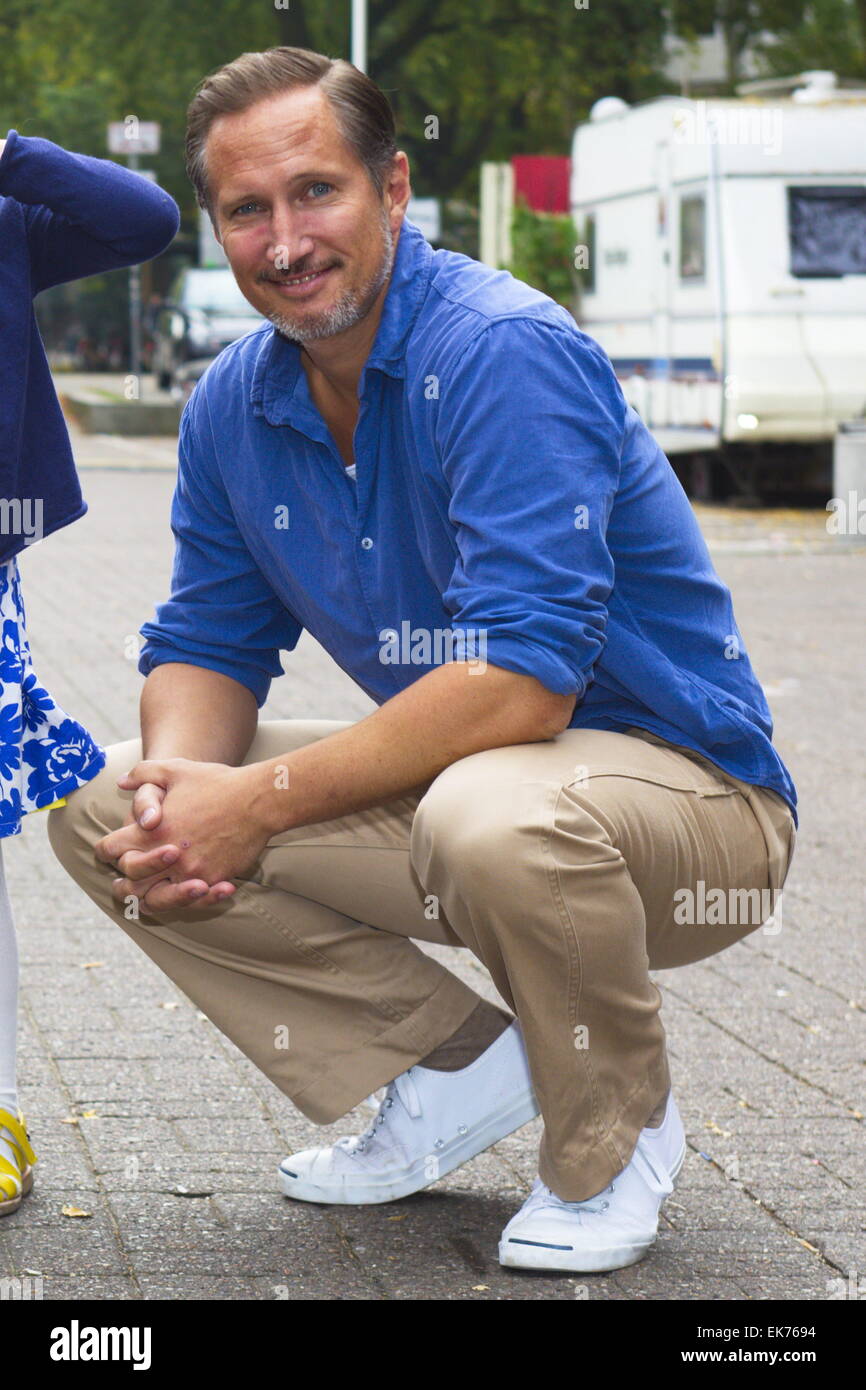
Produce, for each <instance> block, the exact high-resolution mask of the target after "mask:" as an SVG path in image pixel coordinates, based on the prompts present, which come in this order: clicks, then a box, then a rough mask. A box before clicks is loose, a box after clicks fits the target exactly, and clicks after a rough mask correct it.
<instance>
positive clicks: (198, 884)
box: [111, 875, 236, 913]
mask: <svg viewBox="0 0 866 1390" xmlns="http://www.w3.org/2000/svg"><path fill="white" fill-rule="evenodd" d="M235 891H236V886H235V884H233V883H231V882H229V881H228V880H223V881H221V882H219V883H215V884H213V885H212V886H210V887H208V885H207V883H206V882H205V881H204V879H201V878H194V879H185V880H183V882H181V883H172V882H171V881H170V879H169V878H168V877H167V876H166V877H160V876H159V875H155V876H153V877H152V878H151V879H150V880H148V879H142V880H131V879H129V878H116V879H114V881H113V882H112V885H111V896H112V897H113V898H114V901H115V902H116V903H117V904H118V906H120V907H125V906H127V900H128V899H129V898H137V899H138V902H139V904H140V910H141V911H142V912H154V913H156V912H167V911H170V910H175V911H176V910H177V909H178V908H186V909H189V908H195V909H199V908H203V909H204V910H205V911H211V912H212V911H213V910H214V908H216V907H219V906H221V905H222V903H223V902H224V901H226V900H227V899H228V898H230V897H232V896H233V895H234V893H235Z"/></svg>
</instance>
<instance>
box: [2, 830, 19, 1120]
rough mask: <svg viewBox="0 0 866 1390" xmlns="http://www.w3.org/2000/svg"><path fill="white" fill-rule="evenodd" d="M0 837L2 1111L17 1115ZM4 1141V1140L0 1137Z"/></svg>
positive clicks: (14, 1003)
mask: <svg viewBox="0 0 866 1390" xmlns="http://www.w3.org/2000/svg"><path fill="white" fill-rule="evenodd" d="M2 844H3V841H2V840H0V1110H10V1111H11V1112H12V1114H13V1115H15V1114H17V1108H18V1093H17V1090H16V1084H15V1040H16V1033H17V1024H18V942H17V940H16V937H15V922H14V921H13V918H12V907H11V904H10V902H9V894H8V892H7V889H6V874H5V871H4V868H3V851H2ZM0 1143H2V1139H0Z"/></svg>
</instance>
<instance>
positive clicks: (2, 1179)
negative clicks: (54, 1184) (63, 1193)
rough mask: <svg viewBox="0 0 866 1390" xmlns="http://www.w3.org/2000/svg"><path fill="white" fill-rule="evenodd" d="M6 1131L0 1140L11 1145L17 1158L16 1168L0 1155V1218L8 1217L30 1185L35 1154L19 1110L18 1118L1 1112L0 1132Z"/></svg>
mask: <svg viewBox="0 0 866 1390" xmlns="http://www.w3.org/2000/svg"><path fill="white" fill-rule="evenodd" d="M4 1129H5V1131H6V1133H5V1135H3V1138H4V1139H5V1140H6V1142H7V1143H10V1144H11V1146H12V1148H13V1149H14V1150H15V1151H16V1153H17V1155H18V1164H17V1167H16V1165H15V1164H14V1163H10V1162H9V1160H8V1158H5V1157H4V1155H3V1154H0V1216H11V1214H12V1212H13V1211H17V1210H18V1208H19V1207H20V1205H21V1203H22V1201H23V1200H24V1198H25V1197H26V1196H27V1194H28V1193H29V1191H30V1189H31V1188H32V1186H33V1166H32V1165H33V1164H34V1163H36V1162H37V1159H36V1155H35V1153H34V1152H33V1150H32V1149H31V1147H30V1140H29V1137H28V1134H27V1131H26V1129H25V1128H24V1116H23V1115H22V1114H21V1111H20V1110H19V1111H18V1118H17V1119H16V1118H15V1116H14V1115H12V1114H10V1112H9V1111H8V1110H0V1131H2V1130H4Z"/></svg>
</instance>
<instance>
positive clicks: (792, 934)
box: [0, 443, 866, 1300]
mask: <svg viewBox="0 0 866 1390" xmlns="http://www.w3.org/2000/svg"><path fill="white" fill-rule="evenodd" d="M100 448H101V449H102V450H103V454H102V457H103V458H104V457H105V456H106V455H110V453H111V450H110V446H105V445H104V444H103V445H99V444H98V443H97V449H100ZM141 462H142V465H143V468H142V470H141V471H132V469H131V468H124V469H122V470H118V471H103V470H99V471H89V470H88V471H86V472H85V474H84V486H85V493H86V496H87V498H88V500H89V502H90V508H91V510H90V512H89V514H88V515H87V516H86V517H85V518H84V519H83V520H82V521H80V522H78V523H76V524H75V525H74V526H73V527H70V528H68V529H66V530H64V531H62V532H60V533H58V534H57V535H56V536H53V537H50V538H49V539H48V541H46V542H44V543H43V544H41V545H39V546H37V547H34V548H33V549H32V550H31V551H29V552H28V553H27V554H25V555H24V556H23V557H22V559H21V572H22V576H23V589H24V597H25V602H26V604H27V611H28V625H29V630H30V635H31V640H32V646H33V652H34V661H35V667H36V670H37V672H38V673H39V675H40V678H41V679H42V680H43V681H44V683H45V684H46V685H47V686H48V688H49V689H50V690H51V691H52V693H53V694H54V696H55V698H56V699H57V700H59V701H60V703H61V704H63V705H64V706H65V707H66V708H67V709H68V710H69V711H70V713H73V714H74V715H75V717H76V718H79V719H80V720H81V721H82V722H84V723H86V724H87V725H88V726H89V727H90V728H91V730H92V731H93V733H94V734H95V735H96V736H97V737H98V738H99V739H100V740H101V741H102V742H104V743H110V742H114V741H116V740H118V739H121V738H127V737H130V736H131V735H132V733H133V732H135V731H136V730H137V701H138V695H139V690H140V686H141V678H140V677H139V675H138V673H137V671H136V668H135V663H134V661H132V660H130V659H128V657H127V656H126V655H125V652H126V650H128V641H127V639H128V638H129V637H130V635H133V634H135V633H136V631H137V629H138V627H139V625H140V623H141V622H142V621H143V620H144V618H145V617H146V616H149V614H150V612H151V611H152V605H153V604H154V603H155V602H157V601H159V600H160V599H161V598H162V597H163V596H164V594H165V592H166V589H167V582H168V573H169V567H170V561H171V537H170V533H169V530H168V507H169V502H170V496H171V487H172V477H171V473H170V471H168V469H167V468H165V469H159V470H154V468H153V458H152V456H148V455H147V452H145V454H144V455H143V456H142V460H141ZM147 470H149V471H147ZM710 521H711V523H712V524H711V525H710V526H709V528H708V529H709V530H710V531H711V532H712V531H713V527H715V534H716V537H717V538H720V539H721V541H722V542H725V539H726V536H727V541H728V543H727V544H722V545H721V546H720V547H719V553H718V554H717V557H716V558H717V564H718V567H719V570H720V572H721V573H722V575H723V577H724V578H725V579H726V581H727V582H728V583H730V584H731V586H732V588H733V591H734V598H735V604H736V608H737V614H738V619H739V622H740V626H741V627H742V629H743V631H744V635H745V637H746V641H747V643H748V645H749V649H750V654H751V656H752V659H753V662H754V664H755V666H756V669H757V671H758V673H759V675H760V677H761V678H762V679H763V681H764V682H765V685H766V687H767V689H768V692H769V698H770V701H771V704H772V706H773V710H774V715H775V717H776V720H777V740H778V744H779V747H780V749H781V751H782V753H783V756H784V757H785V758H786V760H787V761H788V763H789V766H790V767H791V770H792V772H793V774H794V777H795V780H796V781H797V783H798V786H799V789H800V794H801V801H802V828H801V834H800V838H799V845H798V850H797V855H796V858H795V862H794V867H793V868H792V871H791V877H790V880H789V887H788V889H787V890H786V894H785V914H784V927H783V930H782V931H781V932H780V933H779V934H778V935H775V936H771V935H765V934H763V933H761V932H758V933H755V934H754V935H753V936H752V937H751V938H749V939H748V940H747V941H745V942H743V943H741V944H740V945H738V946H735V947H734V948H732V949H731V950H729V951H727V952H725V953H724V954H723V955H721V956H717V957H715V958H713V959H711V960H710V961H708V962H706V963H705V964H698V965H694V966H691V967H689V968H687V969H683V970H678V971H673V972H663V973H661V974H660V975H659V976H658V977H657V978H658V983H659V984H660V986H661V987H662V989H663V992H664V996H665V1014H664V1017H665V1021H666V1026H667V1030H668V1035H669V1043H670V1052H671V1066H672V1071H673V1078H674V1087H675V1092H676V1095H677V1098H678V1101H679V1105H680V1109H681V1111H682V1114H683V1119H684V1124H685V1127H686V1132H687V1136H688V1144H689V1152H688V1156H687V1159H686V1163H685V1165H684V1168H683V1171H682V1174H681V1176H680V1179H679V1181H678V1185H677V1188H676V1191H675V1192H674V1194H673V1197H672V1198H671V1199H670V1200H669V1201H668V1203H667V1204H666V1207H665V1215H664V1217H663V1220H662V1225H661V1235H660V1239H659V1242H658V1244H657V1246H656V1248H655V1249H654V1250H653V1252H652V1253H651V1254H650V1256H649V1257H648V1258H647V1259H646V1260H644V1261H643V1262H642V1263H641V1264H639V1265H636V1266H634V1267H632V1268H630V1269H626V1270H622V1271H619V1272H617V1273H615V1274H612V1275H607V1276H586V1275H584V1276H579V1277H570V1278H569V1277H561V1276H557V1275H542V1276H531V1275H530V1276H528V1275H521V1274H518V1273H511V1272H506V1271H505V1270H502V1269H501V1268H500V1267H499V1265H498V1263H497V1260H496V1245H497V1240H498V1236H499V1233H500V1230H501V1227H502V1225H503V1224H504V1223H505V1221H506V1220H507V1219H508V1218H509V1217H510V1216H511V1214H512V1213H513V1212H514V1211H515V1210H516V1209H517V1207H518V1206H519V1205H520V1202H521V1201H522V1200H523V1197H524V1195H525V1193H526V1192H527V1190H528V1187H529V1185H530V1183H531V1181H532V1178H533V1176H534V1154H535V1148H536V1144H537V1139H538V1130H539V1122H538V1121H536V1122H535V1123H534V1124H532V1125H529V1126H527V1127H526V1128H525V1129H523V1130H522V1131H520V1132H519V1133H518V1134H515V1135H512V1136H510V1137H509V1138H508V1139H506V1140H504V1141H503V1142H502V1143H500V1144H498V1145H496V1146H495V1148H494V1149H492V1150H490V1151H488V1152H487V1153H485V1154H483V1155H481V1156H479V1157H478V1158H477V1159H475V1160H474V1161H473V1162H472V1163H470V1164H468V1165H466V1166H465V1167H463V1168H461V1169H459V1170H457V1172H455V1173H452V1174H451V1175H450V1176H449V1177H447V1178H445V1179H444V1180H443V1181H441V1182H439V1183H437V1184H436V1185H435V1186H434V1187H433V1188H431V1189H428V1190H427V1191H425V1192H423V1193H419V1194H418V1195H416V1196H415V1197H412V1198H408V1199H406V1200H404V1201H402V1202H400V1203H397V1204H391V1205H385V1206H378V1207H368V1208H355V1209H352V1208H340V1207H314V1206H307V1205H304V1204H293V1203H290V1202H288V1201H286V1200H285V1199H284V1198H282V1197H281V1196H280V1194H279V1191H278V1189H277V1186H276V1179H275V1168H276V1165H277V1164H278V1162H279V1160H280V1159H281V1158H282V1157H283V1156H284V1154H286V1153H287V1152H289V1151H290V1150H291V1149H292V1148H298V1147H301V1146H305V1145H309V1144H311V1143H323V1142H328V1140H329V1138H332V1137H336V1136H337V1135H339V1134H341V1133H345V1132H351V1131H353V1130H357V1129H359V1128H361V1127H363V1126H364V1125H365V1124H366V1123H367V1121H368V1118H369V1112H366V1111H363V1110H361V1109H360V1108H359V1110H358V1111H357V1112H356V1113H355V1114H353V1116H351V1117H349V1118H348V1119H346V1120H343V1121H341V1122H340V1123H339V1124H337V1125H334V1126H330V1127H327V1128H325V1129H319V1128H317V1127H316V1126H314V1125H312V1124H310V1123H309V1122H308V1121H307V1120H306V1119H305V1118H304V1116H302V1115H301V1114H299V1113H298V1112H297V1111H295V1110H294V1108H293V1107H292V1105H291V1104H290V1102H289V1101H287V1100H286V1099H285V1098H284V1097H283V1096H282V1095H281V1094H280V1093H279V1092H278V1091H277V1090H276V1089H275V1088H274V1087H273V1086H272V1085H271V1084H270V1083H269V1082H268V1081H267V1080H266V1079H265V1078H264V1076H263V1075H261V1073H259V1072H258V1071H257V1070H256V1069H255V1068H254V1067H253V1066H252V1065H251V1064H250V1063H249V1062H248V1061H247V1060H246V1059H245V1058H244V1057H243V1056H242V1055H241V1054H240V1053H239V1052H238V1051H237V1050H236V1049H235V1048H234V1047H233V1045H232V1044H230V1043H229V1042H228V1041H227V1040H226V1039H225V1038H224V1037H223V1036H222V1035H221V1034H220V1033H219V1032H218V1031H217V1030H216V1029H215V1028H214V1027H213V1026H212V1025H211V1024H210V1023H209V1022H208V1021H207V1020H206V1019H204V1018H203V1016H202V1015H200V1014H199V1013H198V1012H197V1010H196V1009H195V1008H194V1006H193V1005H191V1004H190V1003H189V1001H188V1000H186V999H185V998H184V996H182V995H181V994H179V993H178V991H177V990H176V989H174V987H173V986H172V985H171V984H170V982H169V981H168V980H167V979H166V978H165V977H164V976H162V975H161V974H160V973H159V972H158V971H157V970H156V969H155V967H153V966H152V965H151V964H150V963H149V962H148V961H147V960H146V958H145V957H144V956H143V955H142V954H141V953H139V952H138V951H136V949H135V948H134V947H133V946H132V944H131V943H129V942H128V941H127V940H126V938H125V937H123V936H122V934H120V933H118V932H117V931H116V930H115V929H114V928H112V927H111V926H110V924H109V923H108V922H107V920H105V919H102V918H100V916H99V915H98V914H97V912H96V910H95V909H94V908H93V907H92V905H91V904H90V902H89V900H88V899H86V898H85V897H84V896H83V895H82V894H81V893H80V892H79V891H78V890H77V889H76V888H75V887H74V885H73V884H72V883H71V882H70V880H68V879H67V878H66V876H65V874H64V873H63V871H62V870H61V869H60V867H59V865H58V864H57V863H56V862H55V860H54V858H53V855H52V854H51V852H50V849H49V847H48V845H47V841H46V838H45V822H44V818H42V817H39V816H32V817H30V818H28V820H27V821H26V822H25V825H24V831H23V833H22V835H21V836H19V837H15V838H13V839H12V840H7V841H6V842H5V844H4V846H3V853H4V857H5V862H6V865H7V871H8V874H9V879H10V888H11V893H12V897H13V903H14V906H15V911H16V917H17V921H18V928H19V935H20V943H21V950H22V957H23V985H22V1020H21V1065H20V1075H21V1083H22V1102H23V1105H24V1107H25V1110H26V1113H27V1116H28V1120H29V1123H30V1125H31V1130H32V1134H33V1139H34V1143H35V1146H36V1149H37V1152H38V1153H39V1156H40V1163H39V1167H38V1169H37V1174H38V1176H37V1181H36V1187H35V1190H34V1193H33V1196H32V1197H31V1198H30V1199H29V1200H28V1202H27V1203H25V1205H24V1207H23V1209H22V1210H21V1211H20V1212H18V1213H17V1214H16V1215H15V1216H13V1217H10V1218H7V1219H6V1220H5V1221H3V1223H2V1225H0V1276H3V1275H7V1276H9V1275H13V1276H15V1275H17V1276H25V1275H26V1274H27V1272H28V1271H29V1272H30V1277H32V1278H38V1277H40V1276H41V1280H42V1292H43V1295H44V1297H45V1298H46V1299H66V1298H74V1299H79V1298H88V1297H96V1298H100V1299H103V1298H125V1299H142V1298H144V1299H154V1298H158V1299H209V1298H217V1299H243V1300H249V1299H260V1300H273V1299H282V1298H291V1299H309V1300H320V1299H336V1300H341V1299H377V1300H379V1299H447V1300H463V1299H481V1300H500V1299H516V1300H542V1299H543V1300H549V1299H575V1298H577V1297H583V1296H587V1297H588V1298H589V1299H590V1300H597V1299H604V1300H609V1299H614V1300H644V1299H653V1300H671V1299H677V1300H680V1299H682V1300H697V1299H705V1298H710V1299H725V1300H729V1299H734V1300H742V1299H754V1300H768V1299H792V1298H793V1299H797V1298H805V1299H826V1298H828V1296H829V1295H830V1294H831V1293H832V1292H833V1290H834V1287H836V1286H835V1285H834V1284H833V1281H834V1280H838V1279H845V1280H847V1279H849V1277H850V1276H851V1275H852V1274H853V1276H854V1278H855V1280H856V1279H857V1278H858V1277H860V1278H863V1277H864V1276H866V1253H864V1234H863V1232H864V1217H866V1198H864V1184H863V1177H864V1168H866V1161H864V1148H863V1114H862V1112H863V1111H864V1110H866V1105H864V1102H863V1088H862V1071H863V1067H862V1057H863V1045H862V1038H863V1013H864V1006H866V996H864V994H863V985H862V974H863V972H862V957H863V945H862V943H863V932H864V925H866V922H864V919H866V876H864V872H863V868H862V862H863V860H862V845H861V839H862V824H863V809H864V805H866V768H864V763H863V759H862V736H863V735H862V731H863V728H864V714H866V698H864V694H863V692H864V689H866V670H864V666H866V643H864V640H863V632H864V624H866V553H864V551H863V550H862V549H859V548H858V547H856V546H855V547H850V548H848V549H847V550H845V552H844V553H841V552H839V551H834V550H832V548H831V549H830V550H829V551H828V550H820V551H818V552H816V553H809V552H808V550H806V551H805V552H803V553H799V552H800V551H801V550H802V547H800V546H798V544H797V543H795V542H796V538H795V541H794V542H792V545H791V546H790V547H786V546H781V547H780V545H779V543H778V541H775V542H772V543H770V544H768V545H767V547H765V550H764V553H761V551H760V549H759V548H758V547H756V546H755V545H754V544H753V540H754V536H753V535H752V534H750V535H749V536H746V537H745V543H744V544H743V545H742V546H737V545H736V544H734V543H733V541H735V540H736V534H735V533H734V532H731V531H728V532H727V533H726V532H725V529H724V527H723V526H721V524H720V522H719V520H718V518H715V519H713V518H710ZM750 524H751V523H750ZM772 527H773V528H775V529H778V527H777V526H776V523H775V522H773V523H772ZM285 661H286V664H287V667H288V669H289V672H290V674H289V675H288V676H287V677H286V678H285V679H284V680H283V681H278V682H276V683H275V685H274V687H273V690H272V696H271V698H270V700H269V702H268V705H267V706H266V708H265V709H264V711H263V717H265V718H267V717H281V718H285V717H307V716H313V715H317V716H322V717H330V718H353V717H363V715H364V714H365V713H367V712H369V710H370V709H371V708H372V705H371V704H370V702H369V701H368V700H367V698H366V697H365V696H364V695H363V694H361V693H360V692H359V691H358V690H357V689H356V688H355V687H354V686H353V685H352V683H351V682H350V681H349V680H348V678H347V677H346V676H345V675H344V674H343V673H342V672H341V671H340V670H339V669H338V668H337V667H336V666H335V665H334V663H333V662H332V661H331V660H330V658H329V657H327V655H326V654H325V653H323V652H322V651H321V649H320V648H318V647H317V646H316V644H315V643H313V642H312V641H310V640H308V639H307V638H306V637H305V638H304V639H302V642H301V644H300V645H299V647H298V649H297V651H296V652H295V653H294V654H292V655H289V656H287V657H286V658H285ZM429 949H430V950H431V951H432V952H433V953H434V954H437V955H440V956H441V958H443V959H445V960H447V962H448V964H449V966H450V967H451V968H452V969H454V970H455V971H456V972H457V973H458V974H460V975H461V976H462V978H464V979H466V980H467V981H469V982H471V983H472V984H473V985H474V987H475V988H477V989H479V990H480V991H481V992H482V993H484V994H486V995H487V996H488V997H491V998H492V997H495V994H494V991H493V989H492V986H491V984H490V981H489V978H488V977H487V975H486V973H485V972H484V970H483V969H482V967H481V966H480V965H479V963H478V962H477V961H475V959H474V958H473V957H472V956H470V955H469V954H468V953H467V952H449V951H447V950H445V949H444V948H437V947H430V948H429ZM67 1204H71V1205H73V1206H74V1207H77V1208H79V1209H81V1210H83V1211H87V1212H89V1213H90V1215H89V1216H87V1217H70V1216H65V1215H63V1211H62V1209H63V1207H64V1205H67ZM864 1292H866V1282H864Z"/></svg>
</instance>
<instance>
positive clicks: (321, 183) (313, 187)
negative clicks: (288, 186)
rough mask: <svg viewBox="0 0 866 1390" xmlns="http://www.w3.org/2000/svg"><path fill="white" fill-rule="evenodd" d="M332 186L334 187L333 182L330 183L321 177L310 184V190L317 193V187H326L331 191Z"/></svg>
mask: <svg viewBox="0 0 866 1390" xmlns="http://www.w3.org/2000/svg"><path fill="white" fill-rule="evenodd" d="M332 187H333V185H332V184H330V183H325V182H324V181H323V180H321V179H320V180H318V181H317V182H316V183H311V184H310V188H309V191H310V192H311V193H315V190H316V189H317V188H326V189H328V191H330V189H331V188H332Z"/></svg>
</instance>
